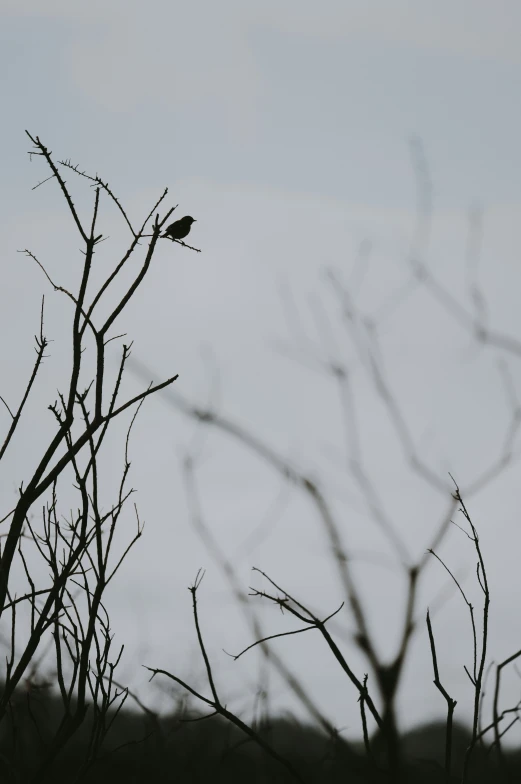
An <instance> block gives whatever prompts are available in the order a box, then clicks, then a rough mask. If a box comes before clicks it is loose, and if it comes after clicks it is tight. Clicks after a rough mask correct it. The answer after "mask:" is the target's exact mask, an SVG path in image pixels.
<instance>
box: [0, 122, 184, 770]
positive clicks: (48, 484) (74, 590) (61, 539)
mask: <svg viewBox="0 0 521 784" xmlns="http://www.w3.org/2000/svg"><path fill="white" fill-rule="evenodd" d="M27 135H28V137H29V139H30V140H31V142H32V144H33V150H32V152H31V153H30V155H31V156H39V157H40V158H41V159H43V162H44V163H45V164H47V166H48V167H49V169H50V176H49V177H48V180H51V181H53V182H55V183H56V184H57V185H58V187H59V188H60V190H61V193H62V195H63V198H64V200H65V203H66V205H67V207H68V213H69V217H70V219H71V221H72V222H73V224H74V226H75V228H76V230H77V235H78V236H79V239H80V242H81V253H82V254H83V262H82V264H81V266H80V268H79V270H78V284H77V287H76V289H75V290H69V289H67V288H65V287H64V286H62V285H60V283H59V282H55V280H54V278H53V276H52V273H51V272H50V271H48V269H47V267H46V266H44V264H43V263H42V262H41V261H40V260H39V259H38V257H37V256H36V255H35V254H34V253H33V252H32V251H30V250H25V251H24V253H25V254H26V256H28V257H29V258H30V259H32V260H34V262H35V263H36V265H38V267H40V269H41V270H42V271H43V273H44V275H45V277H46V279H47V281H48V283H49V284H50V285H51V286H52V288H53V289H54V291H56V292H59V293H60V294H61V295H63V296H65V297H67V298H68V300H69V301H70V305H71V321H70V323H69V325H68V328H67V329H68V339H69V340H70V347H71V355H70V369H69V375H68V384H67V388H66V389H65V390H63V391H59V392H58V398H57V400H56V401H55V402H53V403H51V405H49V411H50V412H51V416H52V417H54V421H55V428H54V433H53V435H52V437H51V438H50V440H49V442H48V444H47V445H46V446H45V448H44V449H43V450H42V452H41V454H40V455H39V457H38V458H37V461H36V468H35V469H34V470H32V472H30V471H29V472H28V474H27V476H25V477H24V479H23V481H22V482H21V483H20V486H19V492H18V499H17V501H16V505H15V506H14V508H13V509H11V511H9V512H7V510H6V509H4V513H3V515H2V520H1V523H2V525H1V528H0V531H2V533H1V540H0V544H1V557H0V633H1V634H2V635H3V637H2V639H3V640H4V641H5V644H6V646H7V656H6V657H5V670H4V673H3V683H2V692H1V695H0V726H2V727H3V729H2V732H3V733H4V735H5V733H9V732H10V733H11V734H12V737H13V744H14V746H16V744H17V743H19V742H20V739H19V738H18V739H17V730H16V724H17V711H18V708H19V707H20V709H21V707H23V706H19V703H20V700H21V699H22V696H21V695H23V694H24V690H25V694H26V696H27V701H28V705H29V710H30V708H31V697H32V696H34V693H35V692H36V691H37V687H38V686H41V685H42V682H41V681H42V666H41V664H42V660H45V669H44V673H45V674H46V675H47V677H48V676H49V673H50V674H51V676H52V680H54V685H55V686H56V687H57V688H58V690H59V693H60V695H61V702H62V716H61V718H60V720H59V721H58V722H57V723H55V724H54V725H52V726H41V725H40V726H38V722H37V721H36V718H35V719H34V723H35V725H37V726H36V730H37V732H38V735H39V738H40V741H41V754H40V757H39V759H33V760H28V759H23V754H21V755H19V760H18V761H19V763H20V765H21V766H22V771H21V773H20V775H26V776H28V777H29V776H32V777H34V779H31V780H35V781H36V780H40V779H41V778H42V777H44V776H45V775H46V773H47V772H48V771H49V769H50V766H51V765H52V762H53V760H54V759H55V758H56V756H57V755H58V754H59V753H60V752H61V751H62V750H63V749H64V747H65V746H66V744H67V742H68V741H69V740H70V739H71V737H72V736H73V735H74V734H75V733H76V732H77V731H78V729H79V728H80V727H81V726H82V725H83V724H84V722H85V718H86V716H87V713H88V711H90V715H89V736H88V742H87V746H86V752H85V759H84V762H83V766H82V769H81V770H80V771H78V772H77V773H78V774H79V773H81V771H85V770H86V769H87V768H88V767H89V766H90V765H91V764H92V763H93V762H94V761H95V760H96V758H97V757H98V755H99V752H100V749H101V747H102V745H103V743H104V740H105V738H106V736H107V733H108V732H109V730H110V727H111V725H112V723H113V721H114V719H115V717H116V716H117V713H118V711H119V709H120V708H121V706H122V705H123V703H124V701H125V699H126V696H127V690H126V689H125V688H124V687H122V686H120V685H119V684H118V683H117V681H116V680H115V679H114V671H115V669H116V667H117V666H118V663H119V661H120V658H121V655H122V652H123V645H121V646H118V647H116V648H115V647H114V641H113V635H112V633H111V628H110V618H109V613H108V610H107V608H106V607H105V605H104V595H105V593H106V589H107V586H109V584H110V583H111V581H112V580H113V579H114V578H115V576H116V575H117V573H118V569H119V568H120V566H121V563H122V561H123V559H124V558H125V556H126V554H127V553H128V551H129V550H130V548H131V547H132V546H133V545H134V544H135V543H136V541H137V540H138V539H139V537H140V536H141V533H142V530H143V526H142V523H141V522H140V519H139V515H138V511H137V508H136V507H135V506H134V512H133V515H134V517H135V529H134V534H133V535H132V534H131V535H130V537H129V539H128V541H127V543H126V545H125V546H124V547H123V549H121V548H120V549H119V550H118V548H115V546H114V542H115V531H116V526H117V525H118V522H119V520H120V518H121V516H122V515H124V513H125V510H126V508H127V506H128V503H129V501H130V498H131V495H132V493H133V490H132V488H130V487H129V486H128V480H129V469H130V460H129V436H130V431H131V428H132V424H133V422H134V420H135V417H136V415H137V413H138V411H139V408H140V406H141V405H142V403H143V402H144V400H145V398H146V397H148V396H149V395H151V394H153V393H155V392H157V391H158V390H160V389H164V388H166V387H168V386H169V385H171V384H172V383H173V382H174V381H175V380H176V378H177V376H172V377H170V378H168V379H166V380H165V381H163V382H162V383H159V384H155V385H153V384H149V385H148V387H147V388H146V389H145V390H144V391H142V392H140V393H139V394H137V395H135V396H134V397H131V398H128V399H122V394H121V390H122V378H123V374H124V371H125V366H126V363H127V360H128V357H129V355H130V350H131V345H132V344H131V343H127V344H123V345H122V349H121V356H120V362H119V368H118V371H117V374H116V378H115V380H113V381H111V380H110V376H111V374H109V373H108V372H107V369H106V348H107V345H108V344H109V343H110V342H111V341H114V340H118V341H121V339H122V338H124V336H122V335H116V334H113V333H114V327H115V325H116V321H117V320H118V318H119V317H120V315H121V314H122V312H123V310H124V309H125V308H126V306H127V305H128V303H129V301H130V300H131V298H132V297H133V295H134V294H135V292H136V290H137V289H138V287H139V286H140V285H141V284H142V282H143V280H144V278H145V276H146V274H147V271H148V270H149V268H150V265H151V263H152V260H153V257H154V253H155V251H156V249H157V242H158V239H159V237H160V233H161V231H162V228H163V226H164V225H165V222H166V221H167V220H168V218H169V216H170V215H171V213H172V212H173V209H175V208H172V209H168V210H167V211H166V212H165V213H164V214H163V216H162V217H160V215H159V213H158V212H157V210H158V209H159V208H160V207H161V205H162V204H163V202H164V200H165V198H166V196H167V190H165V191H164V192H163V194H162V195H161V196H160V198H159V199H158V200H157V202H156V204H155V205H154V206H153V207H152V209H151V210H150V212H149V214H148V215H147V216H146V217H145V219H144V221H143V223H142V224H141V226H140V227H139V228H134V225H133V223H132V222H131V220H130V219H129V217H128V215H127V212H126V211H125V209H124V208H123V206H122V205H121V202H120V201H119V199H118V198H117V197H116V196H115V195H114V193H113V192H112V190H111V189H110V187H109V185H108V184H107V183H106V182H104V181H103V180H102V179H101V178H100V177H98V176H94V177H91V176H90V175H87V174H86V173H85V172H81V171H80V170H79V169H78V168H77V167H75V166H73V165H72V164H71V163H70V161H62V162H60V163H57V162H55V159H54V158H53V156H52V153H51V152H50V151H49V150H48V148H47V147H46V146H45V145H44V144H43V142H42V141H41V140H40V139H39V138H38V137H37V136H36V137H33V136H31V135H30V134H27ZM67 169H69V170H73V171H74V172H75V173H76V174H78V175H80V176H81V178H82V180H83V181H84V182H85V183H86V184H88V185H90V186H92V189H93V190H92V193H93V204H92V210H91V215H90V217H88V218H84V217H83V216H81V215H80V213H79V211H78V210H77V208H76V206H75V204H74V201H73V197H72V192H71V191H70V189H69V186H68V185H67V184H66V182H65V180H64V176H63V172H64V171H65V170H67ZM43 182H47V180H44V181H42V182H40V183H39V185H42V184H43ZM36 187H38V186H36ZM104 199H109V200H111V201H112V202H113V203H115V205H116V206H117V208H118V210H119V212H120V215H121V217H122V218H123V219H124V221H125V223H126V226H127V228H128V230H129V232H130V239H129V243H128V245H127V246H126V248H125V249H124V252H122V254H121V256H120V257H119V260H118V261H117V263H116V264H115V266H114V268H113V270H112V271H110V273H106V274H105V275H104V276H103V278H102V281H103V282H102V283H101V285H99V286H98V287H97V288H95V290H93V283H92V277H93V276H92V272H93V268H94V261H95V253H96V250H97V248H98V246H99V244H100V243H101V242H102V241H103V240H104V239H105V237H103V236H102V234H101V233H99V230H98V224H99V218H100V214H99V213H100V209H101V207H102V205H103V201H104ZM147 231H148V233H146V232H147ZM144 238H147V240H146V247H145V249H144V250H142V240H143V239H144ZM179 244H184V243H179ZM134 258H136V259H140V260H139V262H138V264H139V266H138V269H137V272H136V273H135V274H134V277H133V279H132V282H131V283H130V285H127V284H125V283H123V284H122V283H121V282H120V281H121V275H119V273H120V272H121V271H122V270H123V268H124V267H125V270H127V269H128V267H130V262H131V261H133V260H134ZM97 272H98V271H97ZM118 284H119V290H118ZM109 290H110V294H109V297H107V296H105V295H106V293H107V291H109ZM102 298H103V302H104V304H107V300H108V305H107V307H106V312H105V314H104V315H103V316H101V315H100V308H99V307H98V304H99V303H100V300H101V299H102ZM44 316H45V313H44V302H43V300H42V307H41V314H40V329H39V334H38V335H37V336H36V361H35V363H34V366H33V370H32V373H31V374H30V377H29V381H28V382H27V386H26V389H25V392H24V393H23V395H22V398H21V401H20V403H19V404H18V406H17V407H16V408H15V409H12V408H10V407H9V405H8V403H7V402H6V401H5V400H4V399H3V398H2V403H3V404H4V407H5V409H6V412H7V414H8V415H9V416H10V419H11V421H10V424H9V425H8V427H7V433H6V436H5V439H4V441H3V444H2V445H1V447H0V460H4V461H5V460H6V458H7V457H8V455H9V447H10V445H11V444H12V442H13V439H14V438H16V435H17V431H18V430H19V425H20V421H21V417H23V414H24V407H25V405H26V402H27V400H28V397H29V395H30V394H31V392H32V391H33V389H34V387H35V385H36V384H37V380H38V376H39V374H40V373H41V369H42V365H43V364H44V362H45V358H46V357H47V356H48V353H47V352H48V351H49V348H50V346H49V340H48V338H47V337H46V334H45V317H44ZM5 328H6V325H4V329H5ZM129 415H131V419H130V421H129V423H128V428H127V434H126V439H125V440H124V441H123V443H122V444H121V476H120V482H119V487H116V488H115V490H114V494H113V497H112V499H111V500H110V502H109V504H108V505H107V504H106V502H105V499H103V498H102V496H103V488H102V487H101V484H102V481H101V480H102V477H101V476H100V460H101V459H102V457H103V454H104V453H105V452H106V449H105V447H106V444H107V434H108V431H109V428H110V426H111V424H112V423H113V422H114V421H115V420H116V419H119V418H124V417H125V416H126V417H128V416H129ZM109 448H111V447H109ZM71 487H73V488H74V492H75V493H76V498H77V500H76V510H75V511H74V510H73V511H71V512H69V513H67V512H66V511H65V509H64V504H63V503H60V493H61V492H63V491H64V490H65V491H68V492H69V495H70V488H71ZM66 502H67V501H66ZM66 508H68V507H66ZM5 512H7V514H5ZM38 562H40V563H38ZM42 566H43V567H44V568H43V569H42ZM45 572H47V577H45V576H44V575H45ZM22 579H25V581H26V586H27V588H26V590H25V591H23V593H22V595H16V594H15V591H18V593H20V589H19V585H20V583H21V580H22ZM22 687H23V688H22ZM31 715H32V714H31ZM20 748H22V747H20ZM24 764H25V765H26V770H25V771H24V769H23V768H24ZM24 780H25V779H24ZM71 780H72V778H71Z"/></svg>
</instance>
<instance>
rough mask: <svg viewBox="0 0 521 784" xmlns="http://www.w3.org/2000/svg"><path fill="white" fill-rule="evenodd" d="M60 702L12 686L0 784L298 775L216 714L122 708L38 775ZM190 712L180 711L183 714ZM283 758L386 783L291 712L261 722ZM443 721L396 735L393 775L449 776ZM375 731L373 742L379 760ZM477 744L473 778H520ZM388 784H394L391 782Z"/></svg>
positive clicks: (304, 769)
mask: <svg viewBox="0 0 521 784" xmlns="http://www.w3.org/2000/svg"><path fill="white" fill-rule="evenodd" d="M61 707H62V706H61V703H60V702H59V701H58V700H57V699H56V698H55V697H54V696H52V695H51V694H50V693H48V692H47V693H43V692H40V693H31V694H28V693H24V694H23V693H21V692H19V693H17V694H16V695H15V699H13V700H12V703H11V710H10V712H9V718H8V719H7V720H5V721H4V722H3V723H2V724H1V725H0V782H2V784H26V782H36V781H42V782H47V781H48V782H53V783H54V784H62V782H63V784H73V782H80V781H81V782H92V784H94V782H96V784H109V782H110V784H114V782H120V781H121V782H125V783H126V784H170V782H172V784H173V783H174V782H180V783H181V784H184V782H186V784H200V783H201V784H202V783H203V782H226V783H227V784H239V782H240V784H243V783H244V782H247V784H264V782H273V784H277V783H280V784H283V783H284V784H285V782H292V781H295V780H296V779H295V778H293V777H292V776H291V774H290V773H289V772H288V771H287V770H284V769H283V768H282V767H281V766H280V765H279V764H278V763H277V762H275V761H274V760H272V759H270V758H269V757H267V756H266V754H265V753H264V752H263V751H262V749H260V748H259V747H258V746H257V745H256V744H255V743H253V742H252V741H250V740H249V739H247V738H245V737H244V735H243V734H242V733H241V732H240V731H239V730H238V729H237V728H236V727H234V726H233V725H230V724H229V723H227V722H226V721H224V720H223V719H222V718H221V717H219V716H214V717H211V718H208V719H204V720H199V721H194V720H193V718H194V716H193V715H192V716H191V718H192V720H188V721H187V720H186V718H185V720H183V719H182V718H181V714H174V713H172V714H171V715H168V716H165V717H163V718H160V719H159V718H157V717H155V716H154V715H146V714H144V713H142V712H141V713H137V712H133V711H131V710H128V709H125V710H122V711H121V712H120V714H119V715H118V717H117V719H116V721H115V722H114V725H113V727H112V728H111V729H110V732H109V734H108V736H107V740H106V743H105V745H104V747H103V749H102V750H101V751H100V753H99V756H98V758H97V759H96V760H89V749H90V748H91V733H90V730H91V727H92V723H91V721H90V720H89V716H88V717H87V720H86V721H85V723H84V725H83V726H82V727H80V729H79V730H78V732H77V733H76V735H75V736H74V737H73V739H72V740H71V741H70V742H69V744H68V745H67V746H66V747H65V748H64V749H63V751H62V752H61V754H60V755H59V756H58V758H57V759H56V760H55V762H54V764H53V765H52V767H51V768H50V769H48V770H47V771H46V772H45V774H43V775H42V773H41V771H42V763H44V762H45V758H46V754H47V751H48V748H49V746H50V743H51V741H52V738H53V737H54V734H55V732H56V730H57V729H58V726H59V722H60V720H61V715H62V714H61ZM183 715H184V716H185V717H186V716H187V714H186V712H185V713H184V714H183ZM257 729H258V732H259V734H260V735H262V737H264V738H265V739H266V740H267V741H268V742H269V743H270V744H271V745H272V746H273V747H274V748H275V749H276V750H277V751H278V752H279V753H280V754H281V755H283V756H284V757H285V758H286V759H287V760H289V761H291V763H292V764H293V766H294V768H295V769H296V771H297V772H298V774H299V775H300V776H301V777H302V780H303V781H305V782H309V783H310V784H311V783H313V784H319V783H320V784H322V783H323V784H337V782H338V783H340V782H349V783H351V784H366V783H367V784H373V782H374V784H380V783H381V784H386V783H387V782H390V781H391V780H390V779H389V775H388V773H386V771H385V769H384V767H385V765H384V764H383V758H382V757H380V761H379V762H378V761H377V762H376V763H374V762H373V763H370V762H369V761H368V758H367V755H366V754H365V750H364V747H363V744H361V743H354V744H351V743H347V742H346V741H344V740H343V739H342V737H341V736H339V737H338V738H336V739H332V738H328V737H327V736H325V735H324V734H323V733H321V732H319V731H318V730H316V729H313V728H312V727H310V726H306V725H303V724H299V723H297V722H296V721H295V720H293V719H291V718H277V719H273V720H272V721H271V722H270V723H269V725H265V726H264V727H259V728H257ZM469 740H470V733H469V732H468V731H467V730H466V729H465V728H463V727H462V726H461V725H457V724H456V725H455V726H454V733H453V778H452V779H451V782H454V783H455V782H458V781H460V778H461V773H460V771H461V769H462V762H463V756H464V753H465V749H466V748H467V746H468V743H469ZM444 743H445V726H444V725H443V724H431V725H425V726H422V727H420V728H418V729H415V730H413V731H411V732H409V733H407V734H406V735H404V737H403V738H402V751H403V769H402V772H401V774H400V779H399V782H400V784H401V782H404V784H416V783H418V784H420V782H425V784H431V783H432V784H437V782H440V783H441V782H445V780H446V779H445V775H444V771H443V768H442V765H443V755H444ZM379 746H380V744H379V742H378V738H374V739H373V740H372V748H373V754H374V757H375V759H376V760H378V757H379V751H378V750H379ZM487 748H488V746H486V747H483V746H478V747H477V748H476V750H475V753H474V755H473V761H472V764H471V766H470V770H469V777H468V782H469V784H485V782H487V783H488V782H491V783H492V782H521V751H510V752H509V751H504V752H503V757H504V759H503V764H502V765H501V767H498V764H497V759H496V758H495V755H494V750H493V749H492V750H491V751H490V752H489V753H487ZM393 784H396V779H394V782H393Z"/></svg>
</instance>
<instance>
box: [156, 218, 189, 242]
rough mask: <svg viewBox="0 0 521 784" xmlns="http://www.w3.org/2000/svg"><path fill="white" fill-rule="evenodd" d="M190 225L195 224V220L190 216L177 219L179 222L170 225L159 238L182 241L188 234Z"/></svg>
mask: <svg viewBox="0 0 521 784" xmlns="http://www.w3.org/2000/svg"><path fill="white" fill-rule="evenodd" d="M192 223H195V218H192V216H191V215H185V216H184V218H179V220H177V221H174V223H171V224H170V226H168V227H167V229H166V231H165V233H164V234H162V235H161V237H162V238H167V239H170V240H182V239H184V238H185V237H186V236H187V234H189V233H190V229H191V227H192Z"/></svg>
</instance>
